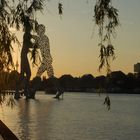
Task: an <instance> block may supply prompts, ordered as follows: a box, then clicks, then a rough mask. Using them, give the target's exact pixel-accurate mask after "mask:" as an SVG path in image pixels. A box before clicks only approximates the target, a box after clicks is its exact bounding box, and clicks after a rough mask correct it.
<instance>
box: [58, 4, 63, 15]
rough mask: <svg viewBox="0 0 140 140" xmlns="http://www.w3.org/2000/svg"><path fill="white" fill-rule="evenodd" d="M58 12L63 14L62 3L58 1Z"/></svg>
mask: <svg viewBox="0 0 140 140" xmlns="http://www.w3.org/2000/svg"><path fill="white" fill-rule="evenodd" d="M58 10H59V11H58V13H59V15H62V14H63V4H62V3H58Z"/></svg>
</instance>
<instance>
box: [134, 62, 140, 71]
mask: <svg viewBox="0 0 140 140" xmlns="http://www.w3.org/2000/svg"><path fill="white" fill-rule="evenodd" d="M134 72H135V73H140V63H137V64H134Z"/></svg>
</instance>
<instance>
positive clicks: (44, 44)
mask: <svg viewBox="0 0 140 140" xmlns="http://www.w3.org/2000/svg"><path fill="white" fill-rule="evenodd" d="M32 38H33V39H34V40H35V46H37V47H38V48H39V49H40V52H41V57H42V61H41V65H40V66H39V68H38V71H37V74H36V76H37V77H41V75H42V74H43V73H44V72H45V71H47V74H48V77H49V78H51V79H52V82H53V84H54V86H55V87H56V88H57V90H58V95H57V96H56V97H57V98H59V96H60V95H61V94H62V90H60V89H62V88H61V86H60V84H59V82H58V80H57V79H56V78H55V77H54V71H53V66H52V56H51V53H50V43H49V38H48V37H47V36H46V35H45V26H44V25H43V24H39V25H38V26H37V36H36V35H32ZM60 93H61V94H60Z"/></svg>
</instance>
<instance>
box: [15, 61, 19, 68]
mask: <svg viewBox="0 0 140 140" xmlns="http://www.w3.org/2000/svg"><path fill="white" fill-rule="evenodd" d="M15 66H16V71H18V67H19V63H18V60H17V61H16V65H15Z"/></svg>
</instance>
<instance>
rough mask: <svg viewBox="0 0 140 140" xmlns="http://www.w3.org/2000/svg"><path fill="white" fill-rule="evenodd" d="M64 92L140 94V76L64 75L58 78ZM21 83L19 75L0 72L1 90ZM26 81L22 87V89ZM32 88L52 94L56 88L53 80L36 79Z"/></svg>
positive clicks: (114, 73) (32, 81) (119, 72)
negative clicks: (37, 87)
mask: <svg viewBox="0 0 140 140" xmlns="http://www.w3.org/2000/svg"><path fill="white" fill-rule="evenodd" d="M57 80H58V81H59V83H60V84H61V86H62V88H63V90H64V91H74V92H110V93H140V74H133V73H128V74H127V75H126V74H124V73H123V72H122V71H114V72H111V73H110V74H108V75H107V76H103V75H101V76H97V77H94V76H93V75H92V74H85V75H83V76H81V77H73V76H72V75H68V74H66V75H62V76H61V77H60V78H57ZM18 81H19V73H18V72H17V71H12V72H4V71H1V72H0V90H3V89H4V90H15V89H16V85H17V84H18ZM23 86H24V81H23V83H22V84H21V85H20V88H21V89H22V88H23ZM30 86H31V87H36V86H39V90H45V91H46V92H49V91H50V92H51V91H52V90H55V86H54V84H53V82H52V80H51V79H47V78H46V77H43V78H42V79H40V78H38V77H35V78H33V79H32V80H31V81H30Z"/></svg>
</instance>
